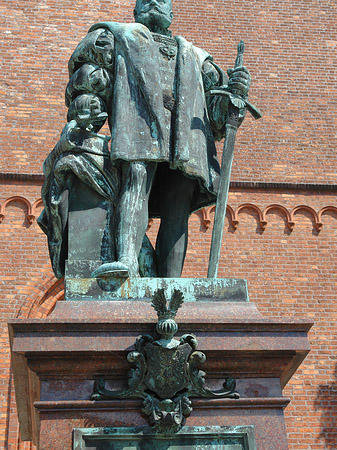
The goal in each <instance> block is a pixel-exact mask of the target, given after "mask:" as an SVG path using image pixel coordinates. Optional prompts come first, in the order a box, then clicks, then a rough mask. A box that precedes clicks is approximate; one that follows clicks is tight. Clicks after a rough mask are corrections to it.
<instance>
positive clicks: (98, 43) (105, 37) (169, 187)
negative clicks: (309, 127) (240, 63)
mask: <svg viewBox="0 0 337 450" xmlns="http://www.w3.org/2000/svg"><path fill="white" fill-rule="evenodd" d="M134 16H135V23H133V24H121V23H114V22H104V23H98V24H96V25H94V26H93V27H91V29H90V30H89V33H88V35H87V36H86V37H85V38H84V39H83V41H82V42H81V43H80V44H79V45H78V47H77V49H76V50H75V52H74V54H73V55H72V57H71V59H70V62H69V72H70V76H71V78H70V82H69V84H68V87H67V93H66V98H67V103H68V106H70V107H71V104H72V103H73V102H75V101H76V99H78V97H79V96H83V95H84V94H86V95H88V94H90V95H95V96H98V97H99V99H100V101H101V103H103V104H104V105H105V112H106V113H107V114H108V117H109V119H108V120H109V126H110V130H111V136H112V138H111V159H112V162H113V165H114V167H115V168H117V169H118V171H119V174H120V191H119V200H118V203H117V206H116V211H115V218H114V219H115V226H114V232H115V233H114V234H115V252H116V258H115V261H111V262H105V263H104V264H102V265H101V266H100V267H99V268H98V269H97V270H95V272H94V273H93V276H96V277H99V276H107V275H110V274H111V275H122V276H132V277H135V276H139V266H138V255H139V252H140V249H141V247H142V242H143V238H144V234H145V232H146V228H147V225H148V219H149V217H159V218H160V219H161V225H160V229H159V233H158V237H157V242H156V259H157V268H158V276H160V277H180V276H181V272H182V268H183V263H184V259H185V255H186V248H187V239H188V218H189V215H190V214H191V213H192V212H193V211H196V210H198V209H200V208H202V207H204V206H207V205H210V204H214V203H215V202H216V196H217V183H218V178H219V172H220V167H219V163H218V159H217V155H216V148H215V142H214V141H215V140H221V139H222V138H223V137H224V134H225V125H226V114H227V108H228V100H227V99H226V98H224V97H219V96H218V97H217V96H215V97H206V96H205V92H206V91H207V90H209V89H212V88H217V89H219V88H220V89H221V88H227V89H229V90H230V91H232V92H233V93H236V94H239V95H241V96H242V97H243V98H245V97H246V96H247V95H248V90H249V86H250V81H251V79H250V75H249V72H248V71H247V70H246V69H245V68H244V67H237V68H235V69H231V70H229V71H228V75H229V80H228V78H227V76H226V74H225V73H224V72H223V71H222V70H221V69H220V68H219V67H218V66H217V65H216V64H215V63H214V62H213V60H212V57H211V56H210V55H209V54H208V53H207V52H205V51H204V50H201V49H199V48H197V47H195V46H194V45H193V44H191V43H190V42H188V41H186V40H185V39H184V38H183V37H181V36H176V37H174V38H173V37H172V33H171V31H170V30H169V26H170V25H171V21H172V18H173V12H172V1H171V0H137V2H136V6H135V10H134ZM78 103H80V102H78ZM103 109H104V108H103ZM98 112H100V113H102V110H99V111H98ZM244 115H245V110H244V109H242V110H241V112H240V121H242V120H243V118H244ZM95 123H96V124H97V120H96V122H95Z"/></svg>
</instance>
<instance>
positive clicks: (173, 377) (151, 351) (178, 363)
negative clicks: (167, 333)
mask: <svg viewBox="0 0 337 450" xmlns="http://www.w3.org/2000/svg"><path fill="white" fill-rule="evenodd" d="M144 350H145V353H146V360H147V373H146V376H145V380H144V383H145V385H146V387H147V388H149V389H150V390H151V391H153V392H155V393H156V394H157V395H158V397H160V398H162V399H165V398H172V397H174V396H175V395H176V394H177V393H178V392H180V391H181V390H183V389H185V388H187V387H188V383H189V377H188V374H187V363H188V359H189V356H190V354H191V352H192V347H191V346H190V345H189V344H187V343H185V344H180V345H179V346H178V347H176V348H165V347H162V346H160V345H158V344H157V345H156V344H152V343H151V344H148V345H147V346H146V347H145V349H144Z"/></svg>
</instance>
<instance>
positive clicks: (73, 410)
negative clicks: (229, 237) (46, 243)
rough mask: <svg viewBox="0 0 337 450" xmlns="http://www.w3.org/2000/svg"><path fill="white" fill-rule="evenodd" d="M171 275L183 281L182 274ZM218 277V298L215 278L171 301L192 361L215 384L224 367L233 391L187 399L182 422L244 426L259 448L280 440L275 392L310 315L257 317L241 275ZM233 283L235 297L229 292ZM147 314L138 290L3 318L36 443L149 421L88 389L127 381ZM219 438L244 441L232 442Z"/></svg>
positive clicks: (58, 442)
mask: <svg viewBox="0 0 337 450" xmlns="http://www.w3.org/2000/svg"><path fill="white" fill-rule="evenodd" d="M167 281H168V280H165V281H163V283H167ZM204 281H205V282H206V280H204ZM227 281H228V280H227ZM195 282H196V284H195V286H196V285H197V284H198V280H195ZM212 282H213V281H209V283H212ZM175 283H178V284H179V283H181V286H182V285H183V284H184V283H185V281H184V280H180V281H179V280H176V281H175ZM206 283H207V282H206ZM150 284H151V283H150ZM225 285H226V286H227V287H226V289H225V290H224V291H223V295H224V296H227V301H221V300H220V299H219V292H220V291H219V289H220V288H219V285H218V288H217V289H215V288H214V289H213V294H212V295H206V293H204V294H203V293H202V292H201V291H200V290H198V289H196V288H195V286H194V289H192V291H193V292H194V294H196V293H197V292H198V295H194V297H193V296H192V295H189V294H188V292H187V291H185V297H189V299H190V300H194V301H186V302H185V303H184V305H183V306H182V308H181V309H180V310H179V311H178V314H177V317H176V321H177V323H178V325H179V331H178V336H179V334H180V335H183V334H185V333H193V334H195V335H196V337H197V340H198V344H199V350H201V351H202V352H204V353H205V354H206V356H207V361H206V363H205V364H204V366H203V367H201V369H202V370H204V371H205V372H206V374H207V375H206V380H207V383H206V384H207V385H208V386H209V387H210V388H212V389H217V388H220V387H221V384H222V382H223V380H224V378H226V377H227V376H230V377H232V378H234V379H236V380H237V391H238V392H239V394H240V396H241V397H240V399H201V398H196V399H192V407H193V411H192V413H191V415H190V417H189V418H188V419H187V422H186V427H187V428H186V429H190V428H189V427H196V426H197V427H212V426H213V427H232V428H233V427H246V428H247V427H248V428H247V429H249V430H250V432H251V433H253V435H254V440H255V441H256V448H257V449H258V450H286V449H287V448H288V446H287V436H286V429H285V423H284V414H283V410H284V408H285V407H286V406H287V405H288V403H289V401H290V400H289V399H288V398H285V397H283V396H282V389H283V387H284V386H285V385H286V383H287V382H288V381H289V379H290V378H291V376H292V375H293V373H294V372H295V370H296V369H297V368H298V366H299V365H300V364H301V362H302V361H303V359H304V358H305V356H306V355H307V353H308V352H309V343H308V339H307V332H308V330H309V329H310V327H311V325H312V324H311V323H310V322H308V321H305V320H294V319H282V320H270V319H266V318H264V317H262V316H261V315H260V314H259V312H258V311H257V309H256V307H255V305H254V304H252V303H249V302H248V301H247V300H248V297H247V295H246V293H245V292H246V291H245V289H244V286H245V283H243V284H242V283H241V284H240V282H239V281H238V280H237V282H234V283H232V284H231V283H228V282H226V280H224V284H223V287H224V286H225ZM156 286H157V285H156ZM157 287H158V286H157ZM178 287H179V286H178ZM213 287H214V286H213ZM232 288H234V291H233V292H236V295H237V297H236V298H235V300H236V301H230V297H231V294H230V290H231V289H232ZM239 288H240V289H241V291H240V289H239ZM228 289H229V290H228ZM238 289H239V291H240V292H241V294H240V295H239V296H238V294H237V292H239V291H238ZM209 291H210V292H212V290H211V289H210V290H209ZM233 295H234V294H233ZM212 296H213V298H212ZM187 300H188V298H187ZM228 300H229V301H228ZM156 322H157V317H156V314H155V311H154V310H153V309H152V308H151V306H150V301H149V300H139V299H138V300H124V301H65V302H59V303H58V304H57V306H56V308H55V310H54V312H53V314H52V315H51V316H50V317H49V318H48V319H45V320H13V321H11V322H10V323H9V330H10V340H11V349H12V362H13V372H14V380H15V389H16V399H17V407H18V414H19V421H20V430H21V436H22V439H24V440H33V442H34V443H35V444H36V445H37V447H38V448H39V449H40V450H56V449H58V450H59V449H62V450H70V449H72V448H73V441H72V439H73V437H72V436H73V434H74V430H75V429H81V430H78V431H75V435H79V433H80V434H81V433H82V434H83V433H84V434H85V431H84V432H83V429H88V430H87V434H88V433H89V435H90V433H91V432H92V430H90V429H91V428H97V430H96V431H95V432H96V433H99V431H98V430H99V429H101V428H102V429H103V430H104V427H122V428H124V429H125V427H135V426H144V427H146V426H148V423H147V420H146V418H145V417H144V416H143V415H142V414H141V412H140V411H141V406H142V402H141V401H140V400H132V399H125V400H110V401H91V400H90V395H91V393H92V390H93V384H94V380H97V379H99V378H103V379H105V380H106V381H107V383H106V386H107V387H108V388H109V389H118V388H122V387H124V386H125V385H126V383H127V372H128V370H129V369H130V364H129V363H128V362H127V360H126V356H127V354H128V353H129V352H130V351H131V350H132V349H133V348H134V343H135V340H136V338H137V337H138V336H139V335H140V334H152V335H153V336H155V335H156V332H155V324H156ZM252 427H253V428H252ZM222 429H223V428H222ZM247 442H248V441H247ZM75 444H76V445H79V444H78V442H77V443H76V442H75ZM81 445H82V444H81ZM83 445H84V444H83ZM247 445H248V444H247ZM254 445H255V444H254ZM78 448H86V447H85V446H83V447H78ZM90 448H91V447H90ZM95 448H96V447H95ZM97 448H98V447H97ZM100 448H101V447H100ZM102 448H104V447H102ZM106 448H110V447H106ZM132 448H133V447H132ZM134 448H136V447H134ZM158 448H159V447H158ZM168 448H169V447H168ZM188 448H190V447H188ZM191 448H192V447H191ZM193 448H194V447H193ZM224 448H226V449H227V448H235V449H240V448H242V449H245V447H240V445H239V444H238V445H236V446H235V445H234V446H232V447H230V446H228V447H227V446H225V447H224ZM247 448H248V447H247ZM249 450H253V444H251V445H250V447H249Z"/></svg>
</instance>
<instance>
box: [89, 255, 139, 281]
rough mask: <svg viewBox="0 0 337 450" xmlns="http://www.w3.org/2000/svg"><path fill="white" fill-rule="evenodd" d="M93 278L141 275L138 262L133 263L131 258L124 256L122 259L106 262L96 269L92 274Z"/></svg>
mask: <svg viewBox="0 0 337 450" xmlns="http://www.w3.org/2000/svg"><path fill="white" fill-rule="evenodd" d="M91 277H92V278H109V277H112V278H129V277H133V278H135V277H139V273H138V263H137V264H136V265H135V264H131V262H130V261H129V260H127V259H126V258H124V259H123V260H121V261H113V262H109V263H104V264H102V265H101V266H99V267H98V269H96V270H94V271H93V272H92V274H91Z"/></svg>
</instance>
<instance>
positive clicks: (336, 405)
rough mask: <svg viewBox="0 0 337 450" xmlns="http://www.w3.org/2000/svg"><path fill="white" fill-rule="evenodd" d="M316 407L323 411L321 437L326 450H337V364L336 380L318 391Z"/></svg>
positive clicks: (322, 385)
mask: <svg viewBox="0 0 337 450" xmlns="http://www.w3.org/2000/svg"><path fill="white" fill-rule="evenodd" d="M315 406H316V408H317V409H318V410H320V411H321V414H322V415H321V419H320V422H321V431H320V437H321V438H322V439H323V440H324V441H325V445H326V446H325V449H326V450H328V449H329V450H336V449H337V364H336V367H335V380H334V381H333V382H332V383H331V384H328V383H327V384H321V385H319V386H318V389H317V398H316V401H315Z"/></svg>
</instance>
